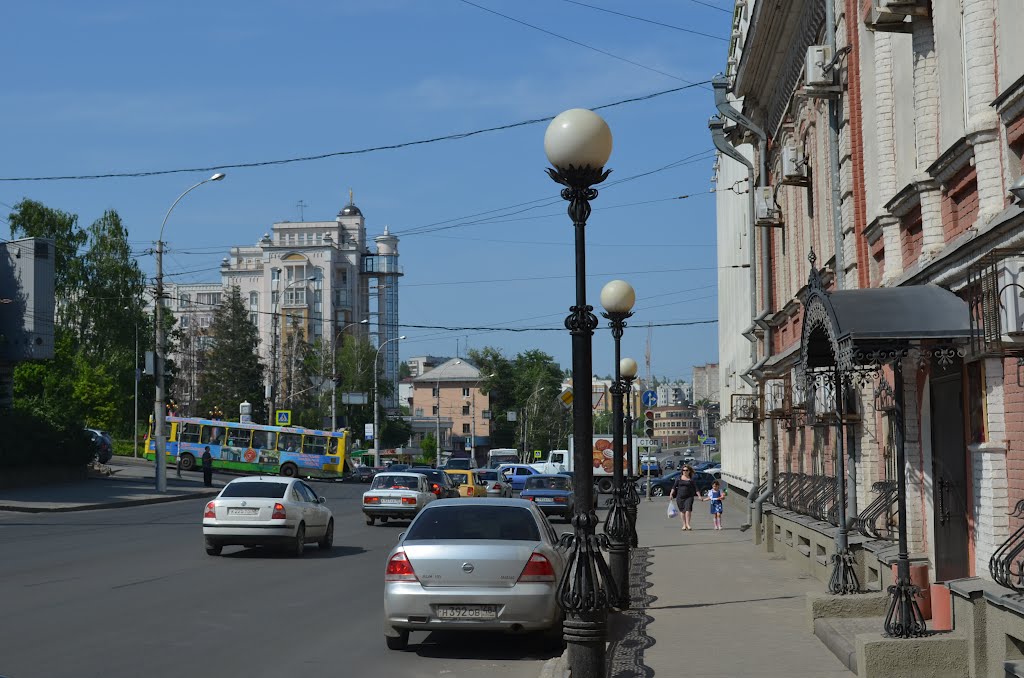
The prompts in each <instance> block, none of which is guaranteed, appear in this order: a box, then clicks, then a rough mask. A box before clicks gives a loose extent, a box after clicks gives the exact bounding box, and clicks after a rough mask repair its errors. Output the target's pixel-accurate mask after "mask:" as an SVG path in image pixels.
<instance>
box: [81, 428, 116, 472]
mask: <svg viewBox="0 0 1024 678" xmlns="http://www.w3.org/2000/svg"><path fill="white" fill-rule="evenodd" d="M85 432H86V433H87V434H88V435H89V439H90V440H91V441H92V446H93V449H94V450H95V451H96V454H95V456H94V457H93V459H95V460H96V461H98V462H99V463H101V464H106V463H107V462H108V461H110V460H111V459H112V458H113V457H114V440H113V439H112V438H111V437H110V434H109V433H107V432H106V431H101V430H99V429H96V428H87V429H85Z"/></svg>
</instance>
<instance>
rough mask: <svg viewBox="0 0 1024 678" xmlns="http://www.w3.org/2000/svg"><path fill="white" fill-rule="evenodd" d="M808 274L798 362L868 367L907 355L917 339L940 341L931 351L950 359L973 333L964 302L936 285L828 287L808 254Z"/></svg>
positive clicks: (809, 367) (846, 369) (815, 366)
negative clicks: (834, 289)
mask: <svg viewBox="0 0 1024 678" xmlns="http://www.w3.org/2000/svg"><path fill="white" fill-rule="evenodd" d="M810 261H811V274H810V277H809V279H808V282H807V289H806V291H805V292H804V294H803V296H802V298H801V302H802V303H803V306H804V319H803V333H802V337H801V347H800V366H801V368H802V369H804V370H806V371H816V370H821V369H823V368H824V369H828V370H829V371H833V370H838V372H839V373H841V374H848V373H851V372H856V371H861V370H865V371H871V370H874V369H877V368H878V367H879V366H881V365H884V364H887V363H891V362H893V361H894V360H895V359H897V358H901V357H908V356H909V355H912V354H914V352H915V351H916V348H915V344H917V343H919V342H921V341H923V340H932V341H935V342H937V344H939V345H938V346H937V347H935V348H933V349H932V350H931V351H930V352H929V355H927V356H922V357H928V358H930V357H934V358H936V359H937V360H938V361H939V362H940V364H941V363H943V362H947V361H948V362H951V361H952V360H953V358H954V357H956V355H957V354H959V355H961V356H962V355H963V352H962V351H958V350H957V349H956V348H954V347H956V346H960V345H965V344H966V343H967V342H968V341H969V340H970V338H971V321H970V312H969V307H968V305H967V302H965V301H964V300H963V299H961V298H960V297H958V296H956V295H955V294H953V293H952V292H950V291H948V290H946V289H944V288H942V287H939V286H937V285H913V286H908V287H886V288H871V289H856V290H838V291H835V292H829V291H828V290H827V289H825V287H824V285H823V284H822V281H821V274H820V273H819V272H818V270H817V269H816V268H815V266H814V262H815V256H814V252H813V251H812V252H811V255H810Z"/></svg>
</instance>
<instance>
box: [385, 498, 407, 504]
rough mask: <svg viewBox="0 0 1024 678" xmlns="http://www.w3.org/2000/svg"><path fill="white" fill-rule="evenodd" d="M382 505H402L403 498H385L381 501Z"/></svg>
mask: <svg viewBox="0 0 1024 678" xmlns="http://www.w3.org/2000/svg"><path fill="white" fill-rule="evenodd" d="M380 503H382V504H401V503H402V499H401V497H383V498H382V499H381V500H380Z"/></svg>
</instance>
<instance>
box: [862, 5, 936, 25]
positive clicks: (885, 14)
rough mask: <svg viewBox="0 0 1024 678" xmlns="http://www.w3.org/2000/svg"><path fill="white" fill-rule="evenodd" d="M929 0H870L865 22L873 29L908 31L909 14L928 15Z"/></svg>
mask: <svg viewBox="0 0 1024 678" xmlns="http://www.w3.org/2000/svg"><path fill="white" fill-rule="evenodd" d="M929 4H930V3H929V0H872V2H871V11H870V12H869V13H868V16H867V19H866V20H865V22H864V23H865V24H866V25H867V27H868V28H869V29H871V30H873V31H881V32H886V33H909V32H910V31H911V25H910V22H909V21H908V20H907V17H909V16H928V12H929Z"/></svg>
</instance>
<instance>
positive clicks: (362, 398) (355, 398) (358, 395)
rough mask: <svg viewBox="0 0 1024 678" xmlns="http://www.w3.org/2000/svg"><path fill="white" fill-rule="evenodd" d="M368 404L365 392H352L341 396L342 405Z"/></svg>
mask: <svg viewBox="0 0 1024 678" xmlns="http://www.w3.org/2000/svg"><path fill="white" fill-rule="evenodd" d="M369 402H370V400H369V397H368V396H367V395H366V393H365V392H361V391H353V392H351V393H342V394H341V404H342V405H367V404H369Z"/></svg>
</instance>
